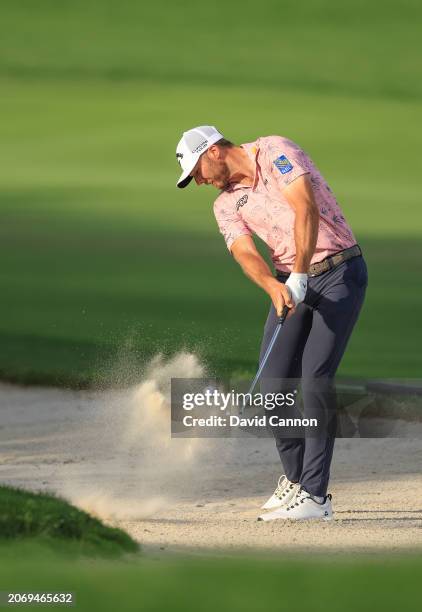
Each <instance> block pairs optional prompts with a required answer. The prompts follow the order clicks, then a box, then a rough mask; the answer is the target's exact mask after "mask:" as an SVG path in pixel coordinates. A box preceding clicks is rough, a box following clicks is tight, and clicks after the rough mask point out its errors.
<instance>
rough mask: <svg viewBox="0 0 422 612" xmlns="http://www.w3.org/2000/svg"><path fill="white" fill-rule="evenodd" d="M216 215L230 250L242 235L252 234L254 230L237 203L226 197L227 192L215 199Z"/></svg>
mask: <svg viewBox="0 0 422 612" xmlns="http://www.w3.org/2000/svg"><path fill="white" fill-rule="evenodd" d="M214 215H215V218H216V220H217V224H218V227H219V229H220V232H221V234H223V237H224V240H225V241H226V245H227V248H228V249H229V251H231V247H232V244H233V242H234V241H235V240H237V238H239V237H240V236H252V232H251V231H250V229H249V228H248V226H247V225H246V223H245V222H244V220H243V219H242V217H241V216H240V214H239V213H238V211H237V210H236V203H235V202H234V201H231V200H230V199H229V198H227V197H225V194H222V195H221V196H219V197H218V198H217V200H216V201H215V203H214Z"/></svg>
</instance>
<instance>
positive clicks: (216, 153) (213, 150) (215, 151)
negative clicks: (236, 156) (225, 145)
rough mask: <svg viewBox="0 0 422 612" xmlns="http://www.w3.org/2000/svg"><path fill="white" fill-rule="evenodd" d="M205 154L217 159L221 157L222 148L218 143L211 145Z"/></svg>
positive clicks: (214, 159)
mask: <svg viewBox="0 0 422 612" xmlns="http://www.w3.org/2000/svg"><path fill="white" fill-rule="evenodd" d="M205 155H208V157H209V158H210V159H212V160H213V161H217V160H218V159H220V158H221V153H220V149H219V148H218V147H217V145H211V146H210V148H209V149H207V150H206V151H205Z"/></svg>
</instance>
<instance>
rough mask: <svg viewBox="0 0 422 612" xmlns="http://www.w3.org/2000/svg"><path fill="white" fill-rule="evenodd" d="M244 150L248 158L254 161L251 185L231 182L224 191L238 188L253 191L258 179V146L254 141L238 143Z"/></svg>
mask: <svg viewBox="0 0 422 612" xmlns="http://www.w3.org/2000/svg"><path fill="white" fill-rule="evenodd" d="M240 146H241V147H242V149H243V150H244V151H246V153H247V154H248V156H249V158H250V159H251V160H252V161H254V162H255V176H254V180H253V184H252V186H251V187H249V186H248V185H243V184H242V183H231V184H230V187H228V188H227V189H226V190H225V191H237V190H238V189H252V191H255V189H256V186H257V184H258V180H259V162H258V156H259V146H258V144H257V143H256V142H246V143H244V144H241V145H240Z"/></svg>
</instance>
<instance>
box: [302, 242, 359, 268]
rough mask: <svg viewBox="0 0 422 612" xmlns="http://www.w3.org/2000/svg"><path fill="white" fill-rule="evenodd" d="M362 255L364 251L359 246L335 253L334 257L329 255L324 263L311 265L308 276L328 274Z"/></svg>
mask: <svg viewBox="0 0 422 612" xmlns="http://www.w3.org/2000/svg"><path fill="white" fill-rule="evenodd" d="M360 255H362V250H361V248H360V246H359V245H358V244H355V245H354V246H352V247H349V248H348V249H344V251H339V252H338V253H334V255H329V256H328V257H326V258H325V259H323V260H322V261H318V262H317V263H314V264H311V265H310V266H309V272H308V276H319V275H320V274H323V273H324V272H328V270H332V269H333V268H336V267H337V266H339V265H340V264H342V263H343V262H344V261H347V260H348V259H352V257H359V256H360Z"/></svg>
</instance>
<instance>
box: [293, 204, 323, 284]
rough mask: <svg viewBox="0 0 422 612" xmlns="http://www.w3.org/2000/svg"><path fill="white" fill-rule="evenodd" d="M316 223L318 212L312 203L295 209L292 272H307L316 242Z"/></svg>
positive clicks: (317, 221)
mask: <svg viewBox="0 0 422 612" xmlns="http://www.w3.org/2000/svg"><path fill="white" fill-rule="evenodd" d="M318 225H319V212H318V209H317V207H316V206H315V205H314V204H313V203H312V204H311V203H310V204H309V205H307V206H303V207H300V208H298V209H297V210H296V216H295V225H294V237H295V246H296V258H295V263H294V266H293V272H301V273H306V272H308V270H309V266H310V263H311V259H312V255H313V254H314V252H315V248H316V244H317V238H318Z"/></svg>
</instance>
